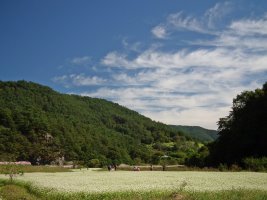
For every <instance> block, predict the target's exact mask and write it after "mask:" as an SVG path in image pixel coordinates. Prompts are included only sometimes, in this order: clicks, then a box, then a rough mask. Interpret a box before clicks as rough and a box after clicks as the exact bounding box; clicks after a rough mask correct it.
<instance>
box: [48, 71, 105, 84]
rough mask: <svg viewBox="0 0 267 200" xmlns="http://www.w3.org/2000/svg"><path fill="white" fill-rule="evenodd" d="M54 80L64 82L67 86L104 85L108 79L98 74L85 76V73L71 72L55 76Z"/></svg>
mask: <svg viewBox="0 0 267 200" xmlns="http://www.w3.org/2000/svg"><path fill="white" fill-rule="evenodd" d="M53 81H54V82H58V83H61V84H63V85H64V86H65V87H72V86H94V85H103V84H105V83H106V82H107V80H105V79H103V78H101V77H97V76H85V75H84V74H70V75H63V76H58V77H54V78H53Z"/></svg>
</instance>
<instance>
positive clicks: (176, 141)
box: [0, 81, 198, 164]
mask: <svg viewBox="0 0 267 200" xmlns="http://www.w3.org/2000/svg"><path fill="white" fill-rule="evenodd" d="M197 148H198V145H197V144H196V142H193V141H190V140H189V139H188V138H187V137H185V136H184V135H183V134H182V133H180V132H179V131H177V130H174V129H172V128H170V127H169V126H167V125H164V124H162V123H157V122H154V121H152V120H150V119H149V118H146V117H144V116H142V115H140V114H138V113H137V112H134V111H131V110H129V109H127V108H125V107H122V106H119V105H118V104H115V103H112V102H109V101H106V100H103V99H96V98H89V97H82V96H77V95H67V94H60V93H58V92H56V91H53V90H52V89H51V88H49V87H45V86H42V85H39V84H36V83H32V82H26V81H18V82H0V160H8V159H13V160H29V161H31V162H32V163H36V162H37V161H38V162H40V163H43V164H45V163H50V162H51V161H53V160H55V159H56V158H58V157H61V156H65V159H66V160H79V161H84V162H89V161H90V160H92V159H98V160H99V161H100V163H101V164H105V163H108V162H117V163H120V162H124V163H133V162H140V161H141V162H147V163H148V162H153V163H157V162H158V161H159V158H160V156H161V155H164V154H167V155H169V159H170V160H172V162H177V161H179V162H183V161H184V159H185V158H186V157H187V156H189V155H190V154H192V153H193V152H194V151H196V150H197Z"/></svg>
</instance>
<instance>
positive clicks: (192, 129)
mask: <svg viewBox="0 0 267 200" xmlns="http://www.w3.org/2000/svg"><path fill="white" fill-rule="evenodd" d="M171 127H172V128H174V129H175V130H178V131H181V132H183V133H184V134H185V135H186V136H189V137H191V138H193V139H197V140H199V141H201V142H212V141H214V140H216V139H217V138H218V132H217V131H216V130H209V129H205V128H202V127H200V126H182V125H171Z"/></svg>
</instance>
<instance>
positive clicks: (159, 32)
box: [151, 25, 167, 39]
mask: <svg viewBox="0 0 267 200" xmlns="http://www.w3.org/2000/svg"><path fill="white" fill-rule="evenodd" d="M151 32H152V34H153V35H154V36H155V37H156V38H160V39H164V38H166V37H167V31H166V29H165V28H164V27H163V26H160V25H159V26H156V27H154V28H153V29H152V30H151Z"/></svg>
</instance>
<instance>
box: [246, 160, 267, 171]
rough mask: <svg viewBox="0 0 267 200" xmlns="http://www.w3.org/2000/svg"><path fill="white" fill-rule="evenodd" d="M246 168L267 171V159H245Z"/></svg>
mask: <svg viewBox="0 0 267 200" xmlns="http://www.w3.org/2000/svg"><path fill="white" fill-rule="evenodd" d="M243 164H244V167H245V168H246V169H248V170H252V171H267V157H262V158H245V159H243Z"/></svg>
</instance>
